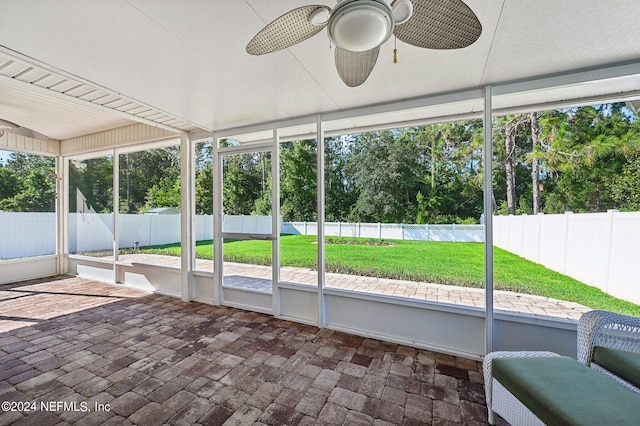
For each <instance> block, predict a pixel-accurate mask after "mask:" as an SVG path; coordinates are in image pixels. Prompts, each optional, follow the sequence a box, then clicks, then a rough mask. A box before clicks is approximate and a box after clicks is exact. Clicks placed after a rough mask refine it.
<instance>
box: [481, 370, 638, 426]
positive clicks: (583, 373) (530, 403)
mask: <svg viewBox="0 0 640 426" xmlns="http://www.w3.org/2000/svg"><path fill="white" fill-rule="evenodd" d="M492 370H493V377H494V378H495V379H496V380H497V381H499V382H500V383H501V384H502V386H504V387H505V388H506V389H507V390H508V391H509V392H510V393H511V394H513V395H514V396H515V397H516V398H518V400H520V402H522V403H523V404H524V405H525V406H526V407H527V408H528V409H529V410H531V412H533V413H534V414H535V415H536V416H537V417H538V418H539V419H540V420H542V421H543V422H544V423H545V424H547V425H580V426H585V425H634V426H637V425H639V424H640V395H638V394H636V393H634V392H632V391H630V390H629V389H626V388H625V387H623V386H622V385H620V384H619V383H616V382H615V381H613V380H611V379H610V378H608V377H605V376H604V375H603V374H601V373H598V372H597V371H595V370H593V369H591V368H589V367H587V366H585V365H582V364H580V363H578V362H577V361H575V360H573V359H571V358H568V357H526V358H494V359H493V361H492Z"/></svg>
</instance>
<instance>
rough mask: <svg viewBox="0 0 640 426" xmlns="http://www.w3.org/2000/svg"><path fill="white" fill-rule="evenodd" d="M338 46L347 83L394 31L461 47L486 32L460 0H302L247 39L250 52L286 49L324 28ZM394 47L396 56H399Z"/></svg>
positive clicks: (359, 76)
mask: <svg viewBox="0 0 640 426" xmlns="http://www.w3.org/2000/svg"><path fill="white" fill-rule="evenodd" d="M325 27H326V28H327V33H328V35H329V39H330V40H331V43H332V44H334V45H335V46H336V48H335V54H334V56H335V63H336V69H337V71H338V75H339V76H340V78H341V79H342V81H343V82H344V83H345V84H346V85H347V86H349V87H355V86H359V85H361V84H362V83H364V82H365V80H366V79H367V77H369V74H371V71H372V70H373V67H374V66H375V64H376V60H377V59H378V52H379V51H380V45H382V44H383V43H384V42H385V41H387V40H388V39H389V37H391V35H394V36H395V37H397V38H398V39H400V40H401V41H403V42H405V43H408V44H411V45H413V46H417V47H423V48H427V49H460V48H463V47H467V46H469V45H471V44H473V43H474V42H475V41H476V40H477V39H478V37H480V34H481V33H482V25H481V24H480V21H479V20H478V17H477V16H476V15H475V13H473V11H472V10H471V9H470V8H469V6H467V5H466V4H465V3H464V2H463V1H462V0H393V1H392V2H391V3H390V4H389V3H387V2H386V1H385V0H339V1H338V4H337V5H336V6H335V7H334V8H333V9H331V8H330V7H328V6H326V5H308V6H302V7H299V8H296V9H293V10H290V11H289V12H287V13H285V14H284V15H282V16H280V17H279V18H277V19H276V20H274V21H273V22H271V23H270V24H268V25H267V26H265V27H264V28H263V29H262V30H260V32H258V34H256V35H255V37H253V39H252V40H251V41H250V42H249V44H247V53H249V54H251V55H264V54H266V53H271V52H276V51H278V50H281V49H286V48H288V47H291V46H293V45H295V44H298V43H300V42H303V41H305V40H306V39H308V38H310V37H312V36H314V35H316V34H317V33H319V32H320V31H322V30H323V29H324V28H325ZM395 53H396V51H395V49H394V62H395V61H396V58H395Z"/></svg>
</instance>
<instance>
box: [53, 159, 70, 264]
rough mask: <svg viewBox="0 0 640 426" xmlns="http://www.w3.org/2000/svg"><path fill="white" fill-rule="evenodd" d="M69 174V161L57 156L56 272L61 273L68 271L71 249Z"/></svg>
mask: <svg viewBox="0 0 640 426" xmlns="http://www.w3.org/2000/svg"><path fill="white" fill-rule="evenodd" d="M67 176H69V161H67V160H66V159H64V158H63V157H62V156H58V157H56V241H57V243H56V244H57V246H56V256H57V264H56V272H57V273H58V274H59V275H62V274H66V273H67V262H66V259H67V255H68V254H69V250H68V249H67V247H68V246H69V244H68V242H69V236H68V234H69V225H68V223H69V220H68V218H69V195H68V194H69V192H68V191H67V188H68V187H69V186H68V183H69V182H68V179H67Z"/></svg>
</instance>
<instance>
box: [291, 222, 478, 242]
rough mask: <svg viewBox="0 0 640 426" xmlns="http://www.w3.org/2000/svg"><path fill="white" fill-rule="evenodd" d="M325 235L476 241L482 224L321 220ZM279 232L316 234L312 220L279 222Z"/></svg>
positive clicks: (316, 229)
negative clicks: (280, 227) (419, 223)
mask: <svg viewBox="0 0 640 426" xmlns="http://www.w3.org/2000/svg"><path fill="white" fill-rule="evenodd" d="M324 225H325V226H324V232H325V235H326V236H329V237H343V238H379V239H391V240H415V241H448V242H476V243H480V242H483V241H484V225H456V224H450V225H415V224H406V223H348V222H325V224H324ZM281 230H282V233H283V234H302V235H317V234H318V225H317V224H316V222H283V223H282V229H281Z"/></svg>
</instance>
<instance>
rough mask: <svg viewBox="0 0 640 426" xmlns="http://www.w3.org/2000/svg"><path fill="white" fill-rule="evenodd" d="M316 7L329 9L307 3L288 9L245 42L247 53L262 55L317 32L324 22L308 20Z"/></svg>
mask: <svg viewBox="0 0 640 426" xmlns="http://www.w3.org/2000/svg"><path fill="white" fill-rule="evenodd" d="M318 9H326V10H327V12H330V11H331V9H330V8H329V7H328V6H324V5H309V6H303V7H299V8H297V9H293V10H290V11H289V12H287V13H285V14H284V15H282V16H281V17H279V18H277V19H276V20H274V21H273V22H271V23H270V24H268V25H267V26H266V27H264V28H263V29H261V30H260V32H258V34H256V35H255V37H253V39H251V41H250V42H249V44H247V53H249V54H251V55H264V54H266V53H271V52H276V51H278V50H282V49H286V48H287V47H291V46H293V45H294V44H298V43H300V42H302V41H305V40H306V39H308V38H310V37H312V36H314V35H316V34H318V33H319V32H320V31H322V29H323V28H324V27H326V26H327V24H326V23H323V24H320V25H314V24H312V23H311V22H310V17H311V14H312V13H313V12H315V11H316V10H318Z"/></svg>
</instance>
